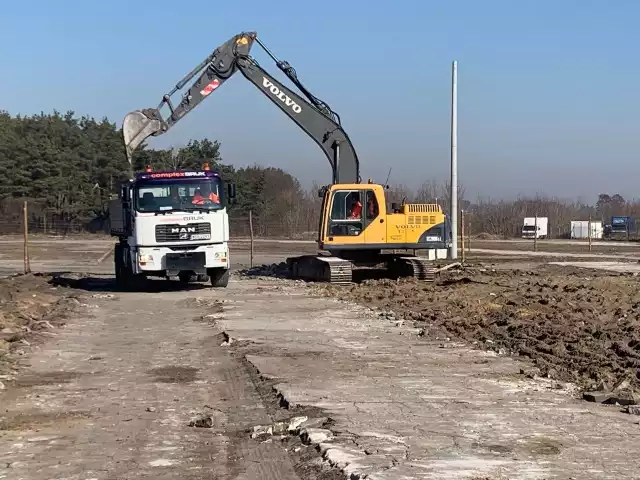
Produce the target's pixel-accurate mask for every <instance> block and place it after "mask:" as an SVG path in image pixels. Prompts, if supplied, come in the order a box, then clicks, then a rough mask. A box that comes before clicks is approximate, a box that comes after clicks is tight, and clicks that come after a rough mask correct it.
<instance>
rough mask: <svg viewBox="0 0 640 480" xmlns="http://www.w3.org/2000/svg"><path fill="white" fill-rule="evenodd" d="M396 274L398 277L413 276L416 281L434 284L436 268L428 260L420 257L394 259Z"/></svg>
mask: <svg viewBox="0 0 640 480" xmlns="http://www.w3.org/2000/svg"><path fill="white" fill-rule="evenodd" d="M395 262H396V265H395V267H396V273H397V275H398V276H400V277H411V276H413V277H414V278H415V279H417V280H422V281H425V282H430V283H432V282H435V280H436V271H437V268H436V267H435V266H434V265H433V263H432V261H431V260H429V259H428V258H421V257H412V256H407V257H396V259H395Z"/></svg>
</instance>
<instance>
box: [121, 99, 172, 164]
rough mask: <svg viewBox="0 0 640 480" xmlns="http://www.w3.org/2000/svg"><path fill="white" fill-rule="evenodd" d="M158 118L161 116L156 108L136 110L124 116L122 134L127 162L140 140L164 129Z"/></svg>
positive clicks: (157, 133) (142, 140)
mask: <svg viewBox="0 0 640 480" xmlns="http://www.w3.org/2000/svg"><path fill="white" fill-rule="evenodd" d="M159 118H161V117H160V113H159V112H158V110H136V111H134V112H130V113H128V114H127V115H126V116H125V117H124V121H123V122H122V136H123V137H124V146H125V151H126V154H127V160H128V161H129V164H131V159H132V157H133V152H134V151H135V149H136V148H138V147H139V146H140V144H141V143H142V142H144V141H145V140H146V139H147V138H149V137H150V136H152V135H159V134H160V133H162V132H164V130H166V126H165V125H164V122H163V121H162V120H159Z"/></svg>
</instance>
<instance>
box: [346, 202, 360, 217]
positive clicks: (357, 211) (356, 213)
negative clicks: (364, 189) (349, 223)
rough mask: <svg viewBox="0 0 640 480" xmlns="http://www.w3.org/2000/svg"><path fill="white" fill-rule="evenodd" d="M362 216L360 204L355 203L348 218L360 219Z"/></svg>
mask: <svg viewBox="0 0 640 480" xmlns="http://www.w3.org/2000/svg"><path fill="white" fill-rule="evenodd" d="M361 216H362V203H360V202H356V204H355V205H354V206H353V210H351V214H350V215H349V218H360V217H361Z"/></svg>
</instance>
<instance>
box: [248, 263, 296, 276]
mask: <svg viewBox="0 0 640 480" xmlns="http://www.w3.org/2000/svg"><path fill="white" fill-rule="evenodd" d="M238 273H239V274H240V275H244V276H248V277H275V278H289V265H287V263H286V262H280V263H272V264H270V265H258V266H255V267H252V268H247V269H243V270H240V271H239V272H238Z"/></svg>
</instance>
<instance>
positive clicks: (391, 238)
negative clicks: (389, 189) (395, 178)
mask: <svg viewBox="0 0 640 480" xmlns="http://www.w3.org/2000/svg"><path fill="white" fill-rule="evenodd" d="M322 205H323V206H322V223H321V226H320V236H319V246H320V248H322V249H323V250H327V251H329V252H334V253H336V254H339V255H341V256H344V255H347V256H352V255H349V254H348V252H349V251H350V250H351V251H356V250H358V251H362V250H367V251H370V252H377V253H379V252H380V251H381V250H388V249H390V250H401V249H407V250H418V249H438V248H440V249H441V248H446V246H447V245H446V244H447V240H448V236H447V234H446V233H447V231H446V229H447V226H446V223H447V222H446V219H445V216H444V213H443V212H442V208H441V207H440V206H439V205H435V204H403V205H400V206H398V205H396V204H391V203H389V202H387V199H386V197H385V188H384V186H383V185H379V184H374V183H353V184H335V185H331V186H329V187H328V188H326V189H325V195H324V199H323V204H322Z"/></svg>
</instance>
